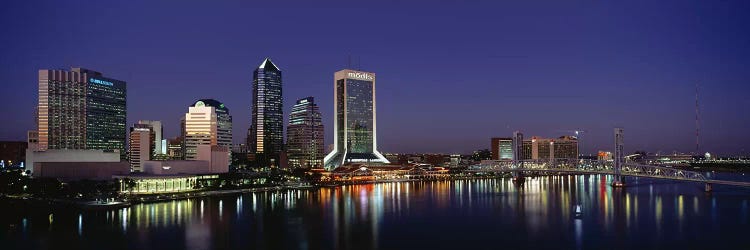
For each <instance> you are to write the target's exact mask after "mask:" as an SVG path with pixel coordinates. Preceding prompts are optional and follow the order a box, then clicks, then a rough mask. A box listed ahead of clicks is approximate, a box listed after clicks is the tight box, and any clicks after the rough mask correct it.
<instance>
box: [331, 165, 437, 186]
mask: <svg viewBox="0 0 750 250" xmlns="http://www.w3.org/2000/svg"><path fill="white" fill-rule="evenodd" d="M322 174H323V176H324V177H326V178H325V179H326V180H329V181H355V182H356V181H374V180H399V179H421V178H448V177H449V175H448V169H447V168H443V167H433V166H431V165H429V164H408V165H380V166H372V165H370V166H368V165H366V164H346V165H344V166H340V167H337V168H335V169H334V170H333V171H330V172H323V173H322Z"/></svg>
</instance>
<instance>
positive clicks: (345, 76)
mask: <svg viewBox="0 0 750 250" xmlns="http://www.w3.org/2000/svg"><path fill="white" fill-rule="evenodd" d="M333 87H334V118H333V119H334V120H333V121H334V122H333V131H334V134H333V137H334V140H333V143H334V149H333V151H332V152H331V153H330V154H328V155H327V156H326V157H325V159H324V162H325V164H324V165H325V168H326V169H333V168H336V167H339V166H341V165H343V164H346V163H352V162H357V163H389V162H388V160H387V159H385V157H383V155H382V154H381V153H380V152H378V149H377V125H376V124H377V119H376V117H377V116H376V112H375V110H376V109H375V106H376V105H375V73H371V72H362V71H355V70H349V69H344V70H341V71H338V72H336V73H335V74H334V82H333Z"/></svg>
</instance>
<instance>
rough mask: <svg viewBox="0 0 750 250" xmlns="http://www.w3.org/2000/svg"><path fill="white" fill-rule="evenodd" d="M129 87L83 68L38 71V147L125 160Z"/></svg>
mask: <svg viewBox="0 0 750 250" xmlns="http://www.w3.org/2000/svg"><path fill="white" fill-rule="evenodd" d="M126 92H127V91H126V85H125V81H120V80H116V79H112V78H108V77H104V75H102V73H100V72H97V71H93V70H88V69H84V68H73V69H71V71H65V70H39V106H38V110H39V113H38V117H39V119H38V129H39V147H40V149H41V150H46V149H102V150H105V151H114V150H119V152H120V156H121V158H122V159H124V158H125V140H126V134H127V130H126V125H125V123H126V117H127V109H126V98H127V95H126Z"/></svg>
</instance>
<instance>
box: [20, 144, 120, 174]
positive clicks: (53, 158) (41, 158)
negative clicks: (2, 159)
mask: <svg viewBox="0 0 750 250" xmlns="http://www.w3.org/2000/svg"><path fill="white" fill-rule="evenodd" d="M30 148H31V147H30ZM40 162H50V163H51V162H54V163H62V162H120V152H118V151H116V150H115V151H114V152H104V151H103V150H101V149H99V150H86V149H48V150H46V151H34V150H31V149H26V169H27V170H31V172H32V173H33V172H35V171H36V169H34V165H35V164H37V163H40Z"/></svg>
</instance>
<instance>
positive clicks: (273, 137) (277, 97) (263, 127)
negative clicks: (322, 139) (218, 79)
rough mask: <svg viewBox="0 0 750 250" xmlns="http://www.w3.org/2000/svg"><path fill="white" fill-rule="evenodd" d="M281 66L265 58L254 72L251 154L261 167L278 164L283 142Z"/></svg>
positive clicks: (249, 142) (250, 137)
mask: <svg viewBox="0 0 750 250" xmlns="http://www.w3.org/2000/svg"><path fill="white" fill-rule="evenodd" d="M281 90H282V88H281V70H280V69H279V67H277V66H276V65H275V64H273V62H271V59H268V58H266V59H265V60H263V63H261V64H260V66H259V67H258V68H257V69H255V71H254V72H253V105H252V122H251V125H250V129H249V131H248V139H247V145H248V154H249V155H250V157H251V158H252V159H254V160H255V163H256V164H257V165H258V166H259V167H267V166H270V165H275V166H279V155H280V153H281V149H282V146H283V143H284V113H283V98H282V96H281Z"/></svg>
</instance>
